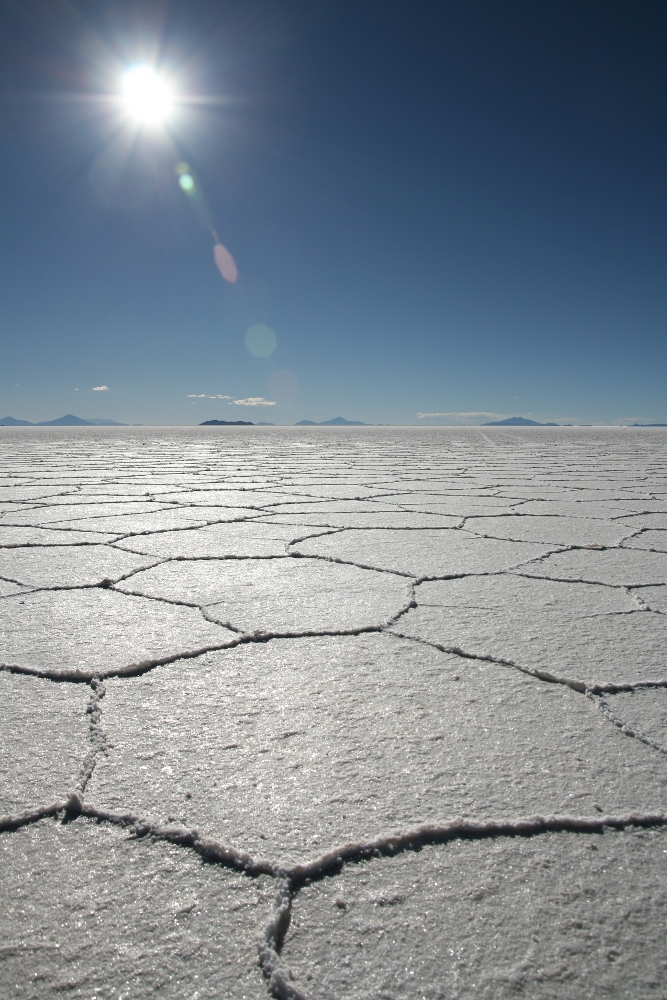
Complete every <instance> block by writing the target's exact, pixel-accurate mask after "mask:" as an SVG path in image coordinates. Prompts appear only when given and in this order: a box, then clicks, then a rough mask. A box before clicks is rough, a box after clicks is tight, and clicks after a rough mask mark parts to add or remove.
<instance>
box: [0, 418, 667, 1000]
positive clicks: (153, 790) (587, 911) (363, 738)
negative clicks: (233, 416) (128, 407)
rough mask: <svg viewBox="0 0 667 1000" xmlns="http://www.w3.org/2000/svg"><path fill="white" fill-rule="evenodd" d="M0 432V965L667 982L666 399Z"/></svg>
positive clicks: (104, 986)
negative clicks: (636, 412) (440, 421)
mask: <svg viewBox="0 0 667 1000" xmlns="http://www.w3.org/2000/svg"><path fill="white" fill-rule="evenodd" d="M5 432H6V433H3V435H2V440H1V441H0V457H1V458H2V461H1V462H0V467H2V468H3V470H5V471H4V474H3V476H2V478H0V615H1V616H2V628H1V629H0V667H1V669H0V711H1V713H2V726H1V727H0V814H2V813H4V814H5V815H4V817H3V816H0V831H2V833H1V834H0V851H2V860H1V861H0V887H1V888H2V895H3V910H2V913H1V914H0V994H2V995H3V996H4V995H8V996H9V995H11V996H16V997H35V998H42V997H47V996H49V997H50V996H52V995H54V994H60V993H62V994H63V995H65V996H69V995H71V996H81V997H86V998H92V997H93V996H96V997H98V998H101V997H104V998H106V997H109V998H112V997H113V998H114V1000H117V998H118V997H120V996H123V997H125V996H128V997H129V996H132V997H139V998H140V997H144V996H146V997H148V996H155V995H160V996H165V997H169V996H174V997H176V996H179V997H180V996H192V997H195V996H197V997H207V996H211V997H213V996H230V997H248V998H255V997H259V996H266V995H267V990H268V994H270V995H272V996H274V997H277V998H292V1000H297V998H299V997H305V996H308V997H312V998H315V997H322V998H325V997H326V998H334V997H335V998H337V1000H338V998H341V1000H342V998H345V997H350V998H354V997H359V998H361V997H368V998H370V997H373V998H375V997H377V998H380V997H391V998H395V1000H399V998H403V997H405V998H406V1000H407V998H413V997H425V998H428V1000H435V998H444V997H448V996H460V997H468V996H469V997H473V996H475V997H480V996H481V997H489V998H491V997H494V998H495V997H504V996H507V997H509V996H515V995H524V996H531V997H545V998H546V997H549V998H551V997H556V998H561V997H562V998H567V1000H570V998H573V1000H574V998H579V997H582V996H583V997H597V996H600V995H605V996H607V995H608V996H618V997H621V996H629V995H631V996H633V997H635V996H636V997H640V998H643V997H650V998H654V997H655V998H657V997H663V996H664V995H665V992H666V990H667V967H666V958H665V952H664V946H663V944H662V927H663V926H664V920H665V916H666V913H665V910H666V894H665V881H664V873H665V860H664V859H665V853H666V852H667V842H666V837H667V832H665V831H664V829H663V827H664V826H665V825H666V824H667V819H666V817H665V797H666V792H667V785H666V781H667V774H666V770H665V769H666V767H667V664H666V663H665V653H664V650H665V648H667V643H666V642H665V640H666V639H667V635H666V633H665V628H666V626H665V621H666V618H665V615H666V614H667V598H666V597H665V595H666V594H667V562H666V560H667V554H666V553H665V550H666V548H667V546H666V544H665V537H667V461H666V455H665V445H666V444H667V433H665V432H662V431H632V432H628V431H625V430H624V431H599V430H595V429H589V430H575V429H572V430H569V429H565V428H560V429H555V430H548V429H545V428H539V429H536V430H532V431H531V430H512V431H506V430H503V429H501V428H496V429H484V430H475V429H467V430H461V429H445V428H441V429H440V428H439V429H400V428H387V429H384V428H383V429H371V428H368V429H366V428H360V429H354V430H338V429H335V430H333V429H332V430H328V429H323V428H317V429H315V430H312V431H311V430H306V429H303V428H288V429H281V428H267V429H265V430H264V429H252V428H249V429H245V428H244V429H240V430H236V429H229V428H226V429H223V430H222V431H221V430H220V429H218V428H192V429H185V428H184V429H162V430H152V429H144V428H122V429H121V428H119V429H114V430H108V429H102V428H100V429H92V428H91V429H88V428H87V429H84V430H83V431H75V432H67V431H60V430H56V429H51V428H49V429H43V430H41V429H40V430H37V429H34V428H29V429H27V430H19V429H16V430H14V429H7V428H6V429H5ZM202 861H205V862H208V863H207V864H203V863H202ZM290 917H291V920H292V923H291V925H290ZM258 935H259V937H258Z"/></svg>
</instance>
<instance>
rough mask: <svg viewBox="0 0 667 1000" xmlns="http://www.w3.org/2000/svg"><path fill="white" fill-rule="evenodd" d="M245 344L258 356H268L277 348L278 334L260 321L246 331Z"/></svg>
mask: <svg viewBox="0 0 667 1000" xmlns="http://www.w3.org/2000/svg"><path fill="white" fill-rule="evenodd" d="M245 346H246V347H247V348H248V350H249V351H250V353H251V354H254V356H255V357H256V358H268V357H269V355H271V354H273V352H274V351H275V349H276V335H275V333H274V332H273V330H272V329H271V327H270V326H264V324H263V323H259V324H258V325H257V326H251V327H250V329H249V330H248V332H247V333H246V335H245Z"/></svg>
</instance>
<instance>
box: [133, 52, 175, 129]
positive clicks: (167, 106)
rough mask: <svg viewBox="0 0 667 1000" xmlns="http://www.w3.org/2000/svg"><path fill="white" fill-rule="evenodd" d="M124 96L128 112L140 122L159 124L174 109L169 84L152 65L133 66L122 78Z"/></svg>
mask: <svg viewBox="0 0 667 1000" xmlns="http://www.w3.org/2000/svg"><path fill="white" fill-rule="evenodd" d="M122 88H123V98H124V101H125V107H126V109H127V111H128V113H129V114H130V115H131V116H132V117H133V118H135V119H136V120H137V121H139V122H144V123H145V124H148V125H157V124H159V123H160V122H163V121H164V120H165V119H166V118H167V117H168V116H169V113H170V112H171V110H172V107H173V96H172V93H171V89H170V87H169V85H168V84H167V83H166V82H165V80H163V79H162V78H161V77H160V76H158V74H157V73H156V72H155V70H154V69H152V67H150V66H133V67H132V68H131V69H128V70H127V72H126V73H125V74H124V76H123V80H122Z"/></svg>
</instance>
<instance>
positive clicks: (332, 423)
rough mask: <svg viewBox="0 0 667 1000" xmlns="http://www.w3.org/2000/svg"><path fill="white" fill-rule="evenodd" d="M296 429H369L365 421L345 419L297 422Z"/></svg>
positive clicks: (335, 418)
mask: <svg viewBox="0 0 667 1000" xmlns="http://www.w3.org/2000/svg"><path fill="white" fill-rule="evenodd" d="M294 426H295V427H367V426H368V424H365V423H364V422H363V420H346V419H345V417H334V418H333V420H320V421H317V420H297V422H296V423H295V425H294Z"/></svg>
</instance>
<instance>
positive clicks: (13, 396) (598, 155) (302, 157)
mask: <svg viewBox="0 0 667 1000" xmlns="http://www.w3.org/2000/svg"><path fill="white" fill-rule="evenodd" d="M151 60H156V65H158V66H159V68H160V69H161V71H162V72H163V73H164V74H166V75H167V76H169V77H171V78H173V79H174V80H175V81H176V82H177V84H178V87H179V89H180V92H181V93H182V95H184V96H189V97H192V96H196V97H199V98H207V99H208V98H216V99H217V100H212V101H210V102H208V101H206V102H199V103H192V104H183V105H181V106H180V107H179V108H178V109H177V114H176V115H175V116H174V118H173V120H172V121H171V122H170V123H169V132H170V137H169V138H167V136H165V135H164V134H163V133H161V131H160V130H159V129H158V130H144V131H143V132H140V133H139V134H134V135H132V134H131V133H130V131H129V130H130V126H129V125H126V124H124V125H122V128H121V131H120V132H119V131H118V127H119V122H120V118H119V110H118V101H117V99H116V95H117V94H118V90H119V87H120V76H121V73H122V70H123V68H124V67H128V66H131V65H133V64H136V63H140V62H145V61H149V62H150V61H151ZM666 77H667V6H666V5H665V4H664V2H662V0H661V2H655V3H654V2H642V0H635V2H632V3H630V2H628V0H623V2H615V0H604V2H599V3H598V2H596V3H594V2H586V0H576V2H567V0H555V2H550V0H540V2H536V0H526V2H516V0H495V2H490V0H460V2H459V0H456V2H449V0H437V2H427V0H410V2H407V0H401V2H391V0H378V2H369V0H270V2H264V3H261V2H254V0H243V2H226V0H215V2H203V0H188V2H185V0H182V2H171V3H166V2H163V3H159V2H156V3H150V2H146V0H141V2H140V3H133V2H131V0H123V2H116V3H111V2H102V0H88V2H85V0H67V2H66V0H43V2H34V0H16V2H13V0H3V3H2V5H1V6H0V147H1V153H2V155H1V156H0V219H1V233H2V238H1V240H0V254H1V255H2V256H1V267H2V271H1V273H2V296H1V299H0V331H1V336H2V345H3V350H2V357H3V364H2V368H1V371H0V411H1V412H0V415H4V414H5V413H8V414H12V415H14V416H16V417H22V418H25V419H29V420H40V419H49V418H52V417H55V416H58V415H60V414H62V413H64V412H68V411H69V412H74V413H77V414H79V415H81V416H84V417H86V416H92V417H96V416H104V417H113V418H115V419H118V420H124V421H130V422H145V423H170V422H174V423H196V422H199V421H201V420H204V419H209V418H211V417H217V418H220V419H249V420H254V421H256V420H270V421H274V422H276V423H292V422H294V421H295V420H298V419H300V418H302V417H309V418H311V419H315V420H321V419H326V418H329V417H332V416H335V415H337V414H339V413H342V414H343V415H344V416H346V417H349V418H355V419H361V420H365V421H368V422H388V423H417V422H424V423H428V422H459V421H462V422H481V421H482V420H487V419H494V416H495V415H497V416H506V415H509V414H513V413H518V414H524V415H530V416H532V417H533V418H535V419H538V420H573V421H581V422H591V421H592V422H613V421H623V420H634V419H639V420H641V421H667V401H666V400H667V393H666V392H665V374H666V368H667V365H666V362H667V347H666V337H665V332H666V323H667V286H666V283H665V264H666V263H667V253H666V250H667V246H666V239H667V237H666V234H667V226H666V223H667V218H666V215H667V212H666V208H667V197H666V188H665V180H666V177H665V173H666V169H665V163H666V159H665V153H666V152H667V143H666V141H665V123H666V120H667V119H666V114H665V112H666V107H665V105H666V104H667V79H666ZM114 130H115V131H114ZM123 150H124V151H125V153H127V151H128V150H129V151H130V152H129V154H128V155H125V154H124V155H121V153H122V152H123ZM181 160H184V161H187V163H188V164H189V165H190V167H191V169H192V171H193V175H194V176H195V178H196V180H197V183H198V185H199V189H200V190H201V191H202V192H203V195H204V196H205V199H206V201H207V203H208V206H209V210H210V214H211V217H212V219H213V221H214V224H215V226H216V227H217V231H218V233H219V235H220V239H221V240H222V242H223V243H224V244H225V246H227V247H228V248H229V250H230V251H231V252H232V254H233V255H234V257H235V259H236V262H237V265H238V269H239V279H238V281H237V283H236V284H234V285H231V284H227V283H225V282H224V281H223V280H222V278H221V276H220V275H219V274H218V272H217V270H216V269H215V265H214V263H213V257H212V239H211V237H210V236H209V234H208V233H207V232H206V231H205V229H204V227H203V225H202V224H201V221H200V219H199V218H198V217H197V216H196V215H195V214H194V213H193V212H192V210H191V205H190V204H189V203H188V199H187V197H186V196H185V195H184V194H183V192H182V191H181V189H180V188H179V186H178V177H177V174H176V173H175V166H176V164H177V163H178V162H179V161H181ZM259 324H263V325H265V326H268V327H270V328H271V329H272V330H273V331H275V335H276V342H277V347H276V349H275V351H274V352H273V353H272V354H271V355H270V356H268V357H255V356H253V355H252V354H251V353H250V352H249V350H248V349H247V347H246V334H247V331H248V330H249V329H250V328H251V327H254V326H257V325H259ZM276 372H278V375H275V374H274V373H276ZM286 373H287V374H286ZM93 386H107V387H108V388H106V389H98V390H97V391H93ZM297 388H298V395H295V394H296V392H297ZM216 395H220V396H227V397H229V400H226V399H218V400H215V399H208V398H204V397H205V396H216ZM195 397H199V398H195ZM258 398H263V399H265V400H268V401H273V402H276V401H277V405H274V406H250V405H241V404H236V403H234V402H233V401H234V400H237V399H242V400H248V399H250V400H252V399H258ZM422 413H426V414H436V413H437V414H448V416H443V417H418V414H422ZM478 413H482V414H487V413H488V414H489V416H479V417H477V416H464V417H457V416H455V414H478Z"/></svg>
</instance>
